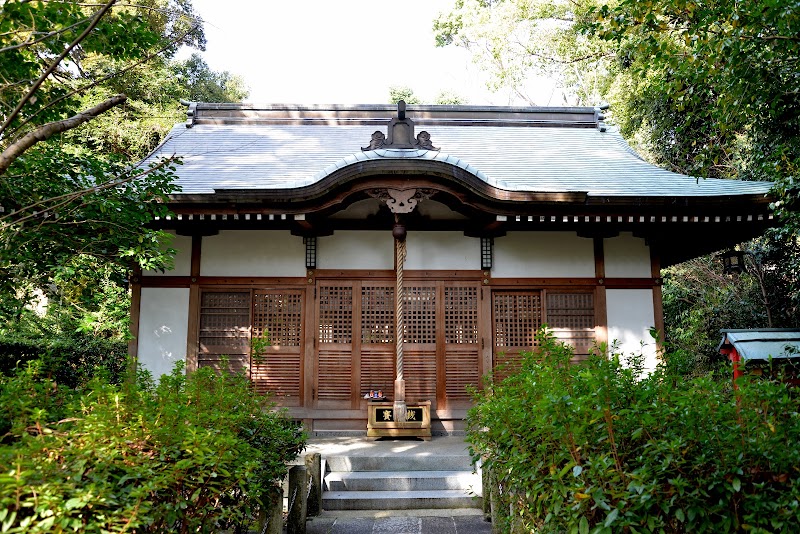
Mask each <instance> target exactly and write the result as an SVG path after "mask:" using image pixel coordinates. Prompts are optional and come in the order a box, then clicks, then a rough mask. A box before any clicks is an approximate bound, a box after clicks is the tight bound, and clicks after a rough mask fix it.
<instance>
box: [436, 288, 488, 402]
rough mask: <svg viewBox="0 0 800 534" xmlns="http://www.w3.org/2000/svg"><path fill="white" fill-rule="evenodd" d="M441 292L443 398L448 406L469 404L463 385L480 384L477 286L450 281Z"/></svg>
mask: <svg viewBox="0 0 800 534" xmlns="http://www.w3.org/2000/svg"><path fill="white" fill-rule="evenodd" d="M443 293H444V310H443V313H444V320H443V321H442V323H443V324H444V329H443V330H444V370H445V373H444V374H445V380H444V382H445V391H444V393H445V399H446V403H447V407H448V408H453V407H464V406H469V405H470V395H469V392H468V389H467V387H468V386H478V385H479V384H480V366H479V353H480V352H479V348H478V347H479V338H480V334H479V331H480V329H479V313H478V310H479V301H480V287H479V286H478V284H475V283H468V284H463V285H455V284H450V285H445V287H444V289H443Z"/></svg>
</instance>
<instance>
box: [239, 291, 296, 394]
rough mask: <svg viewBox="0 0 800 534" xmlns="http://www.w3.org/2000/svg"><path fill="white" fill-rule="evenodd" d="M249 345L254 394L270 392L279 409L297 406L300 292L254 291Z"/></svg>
mask: <svg viewBox="0 0 800 534" xmlns="http://www.w3.org/2000/svg"><path fill="white" fill-rule="evenodd" d="M253 337H254V339H256V340H258V339H260V340H261V341H262V342H261V343H253V348H254V349H255V350H254V351H253V353H252V355H251V358H250V378H251V379H252V380H253V384H254V386H255V388H256V391H258V392H259V393H267V392H269V393H272V394H274V395H275V397H276V400H277V401H278V402H280V404H281V405H283V406H299V405H300V404H301V380H300V379H301V372H300V370H301V367H302V366H301V362H302V349H303V292H302V291H301V290H280V289H273V290H267V289H264V290H256V291H254V293H253Z"/></svg>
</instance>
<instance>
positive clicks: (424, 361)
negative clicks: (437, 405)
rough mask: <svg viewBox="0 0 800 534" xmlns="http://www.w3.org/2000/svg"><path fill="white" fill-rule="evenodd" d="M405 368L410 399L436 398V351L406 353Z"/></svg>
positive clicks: (407, 393) (407, 392) (407, 396)
mask: <svg viewBox="0 0 800 534" xmlns="http://www.w3.org/2000/svg"><path fill="white" fill-rule="evenodd" d="M403 369H404V378H405V381H406V398H407V399H408V400H410V401H423V400H434V399H436V351H414V352H408V353H405V355H404V357H403Z"/></svg>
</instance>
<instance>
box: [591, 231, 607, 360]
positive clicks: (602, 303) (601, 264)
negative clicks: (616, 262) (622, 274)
mask: <svg viewBox="0 0 800 534" xmlns="http://www.w3.org/2000/svg"><path fill="white" fill-rule="evenodd" d="M604 243H605V240H604V239H603V238H602V237H595V238H594V276H595V278H596V279H597V285H596V286H595V290H594V324H595V334H594V335H595V340H596V342H597V344H598V345H600V344H604V343H605V344H608V300H607V298H606V283H607V280H606V258H605V246H604Z"/></svg>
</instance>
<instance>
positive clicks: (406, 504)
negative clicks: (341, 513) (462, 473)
mask: <svg viewBox="0 0 800 534" xmlns="http://www.w3.org/2000/svg"><path fill="white" fill-rule="evenodd" d="M481 502H482V501H481V498H480V497H477V496H473V495H471V494H469V493H468V492H466V491H464V490H434V491H324V492H322V508H323V509H324V510H415V509H422V508H429V509H434V508H435V509H442V508H480V507H481Z"/></svg>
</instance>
